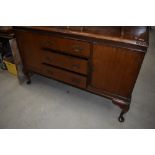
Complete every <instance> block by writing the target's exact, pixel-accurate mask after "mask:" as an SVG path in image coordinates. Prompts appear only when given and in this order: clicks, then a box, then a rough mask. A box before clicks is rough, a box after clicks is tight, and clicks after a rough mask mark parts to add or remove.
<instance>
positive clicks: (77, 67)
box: [72, 64, 80, 69]
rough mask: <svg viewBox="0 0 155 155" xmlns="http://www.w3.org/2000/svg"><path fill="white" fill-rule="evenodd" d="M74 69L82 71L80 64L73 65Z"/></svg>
mask: <svg viewBox="0 0 155 155" xmlns="http://www.w3.org/2000/svg"><path fill="white" fill-rule="evenodd" d="M72 67H73V69H80V65H79V64H74V65H72Z"/></svg>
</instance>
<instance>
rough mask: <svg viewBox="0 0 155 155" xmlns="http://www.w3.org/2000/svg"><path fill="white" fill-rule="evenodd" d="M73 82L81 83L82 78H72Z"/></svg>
mask: <svg viewBox="0 0 155 155" xmlns="http://www.w3.org/2000/svg"><path fill="white" fill-rule="evenodd" d="M72 82H74V83H76V84H79V83H80V80H79V79H76V78H72Z"/></svg>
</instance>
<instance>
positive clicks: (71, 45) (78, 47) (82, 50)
mask: <svg viewBox="0 0 155 155" xmlns="http://www.w3.org/2000/svg"><path fill="white" fill-rule="evenodd" d="M39 37H40V43H39V46H41V48H43V49H51V50H56V51H58V52H63V53H67V54H71V55H75V56H80V57H85V58H88V57H89V56H90V44H89V43H86V42H83V41H78V40H73V39H66V38H59V37H54V36H46V35H40V36H39Z"/></svg>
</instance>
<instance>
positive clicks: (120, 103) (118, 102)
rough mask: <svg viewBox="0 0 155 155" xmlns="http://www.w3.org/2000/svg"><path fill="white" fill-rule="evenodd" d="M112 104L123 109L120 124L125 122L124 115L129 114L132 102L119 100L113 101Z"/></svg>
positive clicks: (119, 118)
mask: <svg viewBox="0 0 155 155" xmlns="http://www.w3.org/2000/svg"><path fill="white" fill-rule="evenodd" d="M112 102H113V103H114V104H115V105H117V106H119V107H120V108H121V110H122V111H121V113H120V115H119V117H118V120H119V122H124V121H125V118H124V114H125V113H127V112H128V111H129V109H130V101H123V100H119V99H113V100H112Z"/></svg>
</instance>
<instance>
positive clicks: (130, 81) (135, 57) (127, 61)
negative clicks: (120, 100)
mask: <svg viewBox="0 0 155 155" xmlns="http://www.w3.org/2000/svg"><path fill="white" fill-rule="evenodd" d="M143 57H144V53H143V52H137V51H133V50H129V49H124V48H118V47H112V46H107V45H94V47H93V58H92V59H93V60H92V63H93V64H92V67H93V69H92V77H91V87H92V88H95V89H97V90H99V91H100V92H104V91H106V92H108V93H111V94H115V95H119V96H123V97H127V98H128V97H130V96H131V93H132V90H133V87H134V84H135V82H136V79H137V76H138V72H139V70H140V67H141V63H142V61H143Z"/></svg>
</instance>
